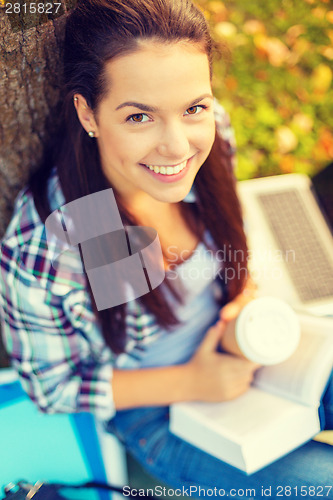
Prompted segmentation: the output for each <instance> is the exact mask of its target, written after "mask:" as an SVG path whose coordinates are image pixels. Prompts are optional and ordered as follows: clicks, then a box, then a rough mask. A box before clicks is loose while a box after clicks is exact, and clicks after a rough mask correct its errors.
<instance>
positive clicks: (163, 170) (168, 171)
mask: <svg viewBox="0 0 333 500" xmlns="http://www.w3.org/2000/svg"><path fill="white" fill-rule="evenodd" d="M186 165H187V160H186V161H184V162H183V163H180V164H179V165H176V166H175V167H170V166H167V165H163V166H157V165H146V167H148V168H149V170H154V172H155V173H156V174H162V175H174V174H179V172H181V171H182V170H183V169H184V168H185V167H186Z"/></svg>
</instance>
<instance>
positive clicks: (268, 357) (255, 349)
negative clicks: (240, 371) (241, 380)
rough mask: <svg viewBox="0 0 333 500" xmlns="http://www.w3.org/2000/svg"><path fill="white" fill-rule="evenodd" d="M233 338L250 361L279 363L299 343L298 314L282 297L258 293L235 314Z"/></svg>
mask: <svg viewBox="0 0 333 500" xmlns="http://www.w3.org/2000/svg"><path fill="white" fill-rule="evenodd" d="M236 339H237V342H238V345H239V348H240V349H241V351H242V352H243V354H244V355H245V356H246V357H247V358H248V359H250V360H251V361H254V362H256V363H260V364H262V365H273V364H277V363H281V362H282V361H285V360H286V359H288V358H289V357H290V356H291V355H292V354H293V352H294V351H295V350H296V348H297V346H298V344H299V340H300V325H299V321H298V317H297V315H296V313H295V312H294V311H293V310H292V308H291V307H290V306H289V305H288V304H287V303H286V302H284V301H283V300H280V299H277V298H275V297H260V298H258V299H255V300H253V301H251V302H249V303H248V304H247V305H246V306H245V307H244V309H243V310H242V311H241V313H240V315H239V316H238V318H237V322H236Z"/></svg>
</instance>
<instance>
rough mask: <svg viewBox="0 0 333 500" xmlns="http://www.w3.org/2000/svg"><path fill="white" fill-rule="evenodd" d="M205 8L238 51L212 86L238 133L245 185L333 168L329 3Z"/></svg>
mask: <svg viewBox="0 0 333 500" xmlns="http://www.w3.org/2000/svg"><path fill="white" fill-rule="evenodd" d="M198 3H199V5H200V7H201V8H202V9H203V10H204V12H205V15H206V17H207V19H208V20H209V22H210V24H211V26H212V30H213V33H214V35H215V40H216V41H217V42H222V43H223V42H227V45H228V47H229V49H230V51H231V62H230V63H228V62H227V60H228V57H227V56H223V55H222V58H221V59H219V60H217V61H216V62H215V68H214V74H215V76H214V80H213V86H214V93H215V95H216V97H217V98H218V99H219V100H220V102H221V103H222V104H223V105H224V106H225V108H226V109H227V110H228V112H229V113H230V115H231V120H232V123H233V126H234V128H235V132H236V139H237V145H238V168H237V175H238V177H239V178H240V179H246V178H251V177H257V176H265V175H274V174H280V173H287V172H303V173H307V174H310V175H311V174H313V173H315V172H316V171H318V170H320V169H321V168H323V167H324V166H325V165H326V164H327V163H329V162H330V161H332V159H333V132H332V131H333V88H332V78H333V7H332V4H331V3H330V1H329V0H265V1H260V0H253V1H249V0H226V1H224V2H223V1H221V0H199V1H198ZM222 53H223V52H222Z"/></svg>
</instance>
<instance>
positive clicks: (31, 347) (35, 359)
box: [0, 239, 115, 419]
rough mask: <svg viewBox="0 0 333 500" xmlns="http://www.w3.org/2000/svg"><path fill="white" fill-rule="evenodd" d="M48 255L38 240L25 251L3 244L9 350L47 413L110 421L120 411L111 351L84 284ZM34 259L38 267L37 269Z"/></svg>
mask: <svg viewBox="0 0 333 500" xmlns="http://www.w3.org/2000/svg"><path fill="white" fill-rule="evenodd" d="M30 244H31V245H32V251H30V249H29V248H28V246H29V245H30ZM36 249H38V252H36ZM24 250H25V251H24ZM45 251H46V250H45V245H44V246H43V245H39V246H38V240H37V239H34V241H31V242H28V243H26V245H25V246H24V248H23V249H22V251H20V250H19V249H18V247H17V246H14V245H13V246H10V245H6V244H3V245H2V247H1V254H0V271H1V275H0V305H1V309H2V311H1V312H2V319H3V321H2V324H3V336H4V343H5V346H6V349H7V351H8V354H9V355H10V358H11V361H12V364H13V366H14V368H15V369H16V370H17V372H18V374H19V376H20V380H21V383H22V386H23V388H24V390H25V391H26V392H27V393H28V395H29V396H30V397H31V399H32V400H33V401H34V402H35V403H36V404H37V406H38V407H39V409H40V410H41V411H43V412H46V413H55V412H64V413H70V412H76V411H89V412H93V413H95V414H96V415H97V416H99V417H100V418H102V419H107V418H111V417H112V416H113V414H114V411H115V410H114V405H113V399H112V390H111V385H110V378H111V374H112V356H111V351H110V350H109V349H108V348H106V347H105V344H104V341H103V339H102V338H101V335H100V333H99V330H98V328H97V326H96V324H95V323H94V315H93V313H92V311H91V309H90V308H89V307H88V297H87V293H86V291H85V289H84V285H83V283H80V282H79V281H78V280H77V281H76V283H74V279H72V280H69V278H70V277H67V278H68V279H65V278H64V275H60V273H59V272H58V271H55V270H54V269H52V267H51V264H50V262H49V260H48V259H47V258H46V255H45ZM26 258H27V259H29V262H26V261H25V259H26ZM33 258H35V259H36V260H37V259H38V261H37V262H38V265H36V266H34V265H33V263H32V264H31V262H32V260H33ZM34 269H36V270H37V275H36V276H37V277H36V276H34V275H33V274H32V273H33V271H34ZM40 270H42V271H43V273H39V271H40ZM38 273H39V274H40V275H42V276H43V277H41V278H40V277H39V274H38ZM81 278H82V279H84V277H83V275H81Z"/></svg>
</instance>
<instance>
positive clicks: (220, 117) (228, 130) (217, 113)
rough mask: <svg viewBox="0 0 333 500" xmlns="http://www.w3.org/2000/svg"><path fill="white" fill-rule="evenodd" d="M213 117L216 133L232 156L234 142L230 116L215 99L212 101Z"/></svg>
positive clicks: (234, 147)
mask: <svg viewBox="0 0 333 500" xmlns="http://www.w3.org/2000/svg"><path fill="white" fill-rule="evenodd" d="M214 117H215V123H216V129H217V132H218V133H219V135H220V136H221V137H222V139H224V140H225V141H226V142H227V143H228V144H229V147H230V150H231V152H232V154H234V153H235V151H236V140H235V133H234V129H233V127H232V125H231V121H230V116H229V114H228V112H227V111H226V110H225V108H224V107H223V106H222V104H220V103H219V102H218V100H217V99H214Z"/></svg>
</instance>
